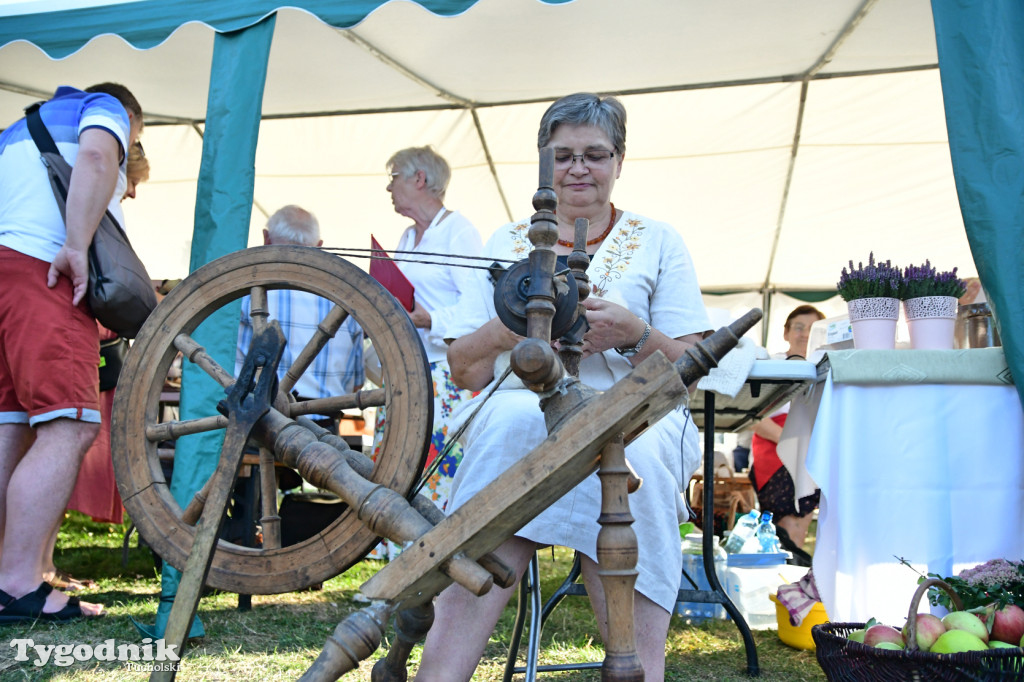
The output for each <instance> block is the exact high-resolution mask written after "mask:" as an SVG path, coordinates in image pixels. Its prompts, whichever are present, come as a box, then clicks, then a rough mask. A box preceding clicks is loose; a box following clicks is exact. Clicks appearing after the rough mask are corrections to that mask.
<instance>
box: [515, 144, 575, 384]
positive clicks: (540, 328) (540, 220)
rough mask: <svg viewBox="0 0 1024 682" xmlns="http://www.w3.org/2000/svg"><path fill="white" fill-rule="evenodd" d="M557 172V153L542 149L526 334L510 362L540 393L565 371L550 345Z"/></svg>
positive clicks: (532, 226)
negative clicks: (554, 186)
mask: <svg viewBox="0 0 1024 682" xmlns="http://www.w3.org/2000/svg"><path fill="white" fill-rule="evenodd" d="M554 175H555V152H554V150H552V149H542V150H540V186H539V187H538V189H537V193H536V194H534V195H533V207H534V208H535V209H537V212H536V213H534V214H533V217H532V218H530V231H529V232H528V236H529V238H530V243H531V244H533V249H532V250H531V251H530V256H529V259H530V260H529V262H530V281H529V284H528V285H527V289H526V295H527V303H526V336H527V338H525V339H523V340H522V341H520V342H519V343H518V344H517V345H516V347H515V348H514V349H512V356H511V358H510V364H511V365H512V370H513V371H514V372H515V373H516V376H518V377H519V378H520V379H521V380H522V382H523V384H524V385H525V386H526V387H527V388H529V389H530V390H532V391H537V392H538V393H542V392H546V391H550V390H551V389H553V388H554V387H555V386H557V385H558V383H559V382H560V381H561V380H562V377H563V376H564V370H563V369H562V363H561V362H559V360H558V355H556V354H555V351H554V350H553V349H552V348H551V321H552V320H553V319H554V317H555V282H554V277H553V274H554V272H555V258H556V256H555V249H554V246H555V242H557V241H558V226H557V222H556V219H555V207H556V206H557V205H558V196H557V195H556V194H555V190H554V189H553V188H552V186H553V185H554Z"/></svg>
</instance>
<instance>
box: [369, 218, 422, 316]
mask: <svg viewBox="0 0 1024 682" xmlns="http://www.w3.org/2000/svg"><path fill="white" fill-rule="evenodd" d="M370 248H371V249H373V253H372V254H371V255H372V256H373V258H371V259H370V277H373V278H374V279H375V280H377V281H378V282H380V283H381V284H382V285H384V288H385V289H387V290H388V291H390V292H391V295H392V296H394V297H395V298H397V299H398V302H399V303H401V304H402V306H403V307H404V308H405V309H406V310H408V311H409V312H412V308H413V295H414V294H415V293H416V288H415V287H414V286H413V285H412V282H410V281H409V278H408V277H406V276H405V275H403V274H402V271H401V270H399V269H398V265H397V264H395V261H393V260H391V257H390V256H388V254H387V251H385V250H384V247H382V246H381V245H380V242H378V241H377V239H376V237H374V236H373V235H372V234H371V235H370Z"/></svg>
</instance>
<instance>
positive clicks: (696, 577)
mask: <svg viewBox="0 0 1024 682" xmlns="http://www.w3.org/2000/svg"><path fill="white" fill-rule="evenodd" d="M712 547H713V551H714V554H713V559H714V562H715V574H716V575H717V576H718V582H719V584H720V585H722V586H723V589H724V585H725V571H726V561H727V558H726V553H725V550H724V549H722V547H721V546H720V545H719V544H718V538H717V537H716V538H715V540H714V542H713V543H712ZM683 572H684V573H685V574H686V575H684V576H681V577H680V581H679V587H680V589H683V590H693V589H697V590H710V589H711V583H710V582H709V581H708V578H707V574H706V573H705V571H704V536H703V534H701V533H690V534H688V535H687V536H686V537H685V538H684V540H683ZM686 576H689V577H690V578H691V579H692V580H693V582H694V583H696V584H697V586H696V587H694V586H693V584H692V583H691V582H690V580H688V579H687V578H686ZM675 613H676V615H677V616H682V618H683V620H684V621H686V622H687V623H690V624H696V623H703V622H704V621H706V620H709V619H711V618H722V619H724V618H725V617H726V614H725V607H724V606H722V605H721V604H702V603H699V602H678V603H677V604H676V609H675Z"/></svg>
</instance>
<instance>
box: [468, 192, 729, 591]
mask: <svg viewBox="0 0 1024 682" xmlns="http://www.w3.org/2000/svg"><path fill="white" fill-rule="evenodd" d="M527 229H528V223H527V222H520V223H513V224H510V225H507V226H505V227H503V228H500V229H499V230H498V231H497V232H496V233H495V234H494V236H492V238H491V239H490V240H489V242H488V243H487V245H486V246H485V248H484V254H485V255H487V256H490V257H494V258H523V257H525V256H526V255H527V253H528V252H529V250H530V248H531V246H530V242H529V240H528V239H527V236H526V233H527ZM481 274H482V273H481ZM588 274H589V276H590V279H591V283H592V285H593V288H594V289H595V293H594V294H593V295H595V296H605V297H607V298H611V299H614V300H616V301H617V302H622V303H624V304H625V305H626V306H627V307H628V308H629V309H630V310H631V311H633V312H634V313H636V314H637V315H638V316H640V317H641V318H643V319H645V320H648V321H650V323H651V325H652V326H653V327H654V328H656V329H658V330H660V331H662V332H663V333H665V334H667V335H668V336H670V337H679V336H684V335H686V334H693V333H703V332H705V331H707V330H708V329H709V327H710V323H709V322H708V318H707V314H706V312H705V311H704V306H703V303H702V301H701V297H700V290H699V287H698V284H697V277H696V274H695V272H694V268H693V263H692V261H691V260H690V256H689V252H688V251H687V249H686V246H685V245H684V244H683V241H682V239H681V238H680V237H679V236H678V234H677V233H676V232H675V231H674V230H673V228H672V227H671V226H669V225H667V224H665V223H659V222H655V221H652V220H649V219H647V218H643V217H641V216H638V215H635V214H632V213H629V212H626V213H624V215H623V216H622V218H620V220H619V222H618V223H617V225H616V228H615V229H614V230H613V231H612V234H611V235H609V237H608V238H607V239H606V240H605V242H604V243H603V244H602V245H601V247H600V249H599V250H598V251H597V253H596V254H595V255H594V257H593V259H592V264H591V266H590V269H589V270H588ZM492 292H493V287H492V286H491V285H490V283H489V282H487V281H486V275H483V276H482V277H481V279H480V282H479V284H478V286H477V287H476V288H475V290H474V294H475V295H474V296H473V297H472V298H471V299H470V300H468V301H467V305H466V308H465V317H464V318H463V319H462V320H461V325H460V326H459V327H457V328H453V330H455V331H457V332H458V333H457V334H456V336H462V335H465V334H467V333H470V332H472V331H475V330H476V329H477V328H478V327H480V326H481V325H482V324H484V323H485V322H486V321H487V320H489V319H490V318H492V317H494V315H495V312H494V307H493V301H492V296H491V294H492ZM631 369H632V366H631V365H630V364H629V362H628V361H627V360H626V359H625V358H623V357H621V356H619V355H618V354H617V353H615V352H614V351H606V352H604V353H602V354H601V355H595V356H591V357H589V358H587V359H585V360H584V361H583V362H582V363H581V366H580V378H581V380H582V381H583V382H584V383H586V384H588V385H590V386H592V387H594V388H597V389H606V388H608V387H609V386H611V385H612V384H614V383H615V382H616V381H618V380H619V379H621V378H622V377H624V376H626V375H627V374H628V373H629V372H630V370H631ZM513 376H514V375H513ZM513 383H514V382H513ZM488 391H489V387H488V388H487V389H484V391H482V392H481V395H480V397H478V398H476V399H474V400H471V401H466V402H464V403H462V405H461V406H460V409H459V411H458V414H457V415H455V416H454V417H453V423H452V424H450V425H449V430H450V431H452V430H454V429H455V428H457V427H458V425H459V424H460V423H461V422H462V421H463V420H464V419H465V418H466V417H467V416H468V415H470V414H471V413H472V412H473V411H474V410H475V408H476V407H477V405H479V403H480V401H481V400H482V398H483V397H484V396H486V395H487V393H488ZM546 436H547V431H546V429H545V426H544V418H543V414H542V413H541V411H540V409H539V407H538V398H537V396H536V395H535V394H534V393H532V392H530V391H527V390H525V389H522V388H509V387H507V386H505V385H503V386H502V388H501V389H500V390H498V391H497V392H496V393H495V394H494V395H493V396H492V397H491V398H490V400H489V402H487V403H486V404H485V405H484V407H483V409H481V410H480V412H479V414H477V416H476V417H475V418H474V420H473V422H472V423H471V425H470V426H469V427H468V428H467V430H466V432H465V433H464V434H463V437H462V442H463V446H464V453H465V454H464V458H463V461H462V465H461V466H460V467H459V470H458V473H457V474H456V477H455V483H454V487H453V491H452V500H451V502H450V503H449V507H450V509H455V508H457V507H459V506H461V505H462V504H463V503H464V502H465V501H466V500H468V499H469V498H470V497H471V496H472V495H474V494H475V493H477V492H478V491H480V490H481V489H482V488H483V487H485V486H486V485H487V484H488V483H490V482H491V481H492V480H494V479H495V478H496V477H497V476H498V475H499V474H501V473H502V472H503V471H505V470H506V469H507V468H508V467H509V466H510V465H511V464H512V463H514V462H516V461H518V460H519V459H521V458H522V457H523V456H524V455H525V454H527V453H528V452H529V451H530V450H531V449H532V448H533V447H535V446H536V445H537V444H539V443H540V442H541V441H542V440H544V438H545V437H546ZM626 456H627V458H629V461H630V463H631V464H632V465H633V467H634V468H635V469H636V471H637V472H638V473H639V475H640V476H641V477H642V478H643V479H644V483H643V486H641V488H640V490H638V491H637V492H636V493H634V494H632V495H630V496H629V504H630V509H631V511H632V515H633V517H634V518H635V519H636V521H635V522H634V524H633V529H634V531H635V532H636V534H637V539H638V543H639V560H638V564H637V570H638V572H639V576H638V579H637V583H636V589H637V590H638V591H639V592H640V593H641V594H643V595H645V596H646V597H648V598H649V599H651V600H652V601H654V602H656V603H657V604H659V605H661V606H662V608H664V609H666V610H669V611H670V610H671V609H672V607H673V605H674V604H675V601H676V593H677V591H678V589H679V576H680V574H681V571H682V555H681V552H680V550H679V524H680V523H682V522H683V521H685V520H686V511H685V507H684V505H683V500H682V497H681V495H682V493H683V491H684V489H685V486H686V484H687V483H688V482H689V480H690V477H691V475H692V474H693V472H694V471H695V470H696V469H697V467H698V466H699V464H700V458H701V447H700V439H699V437H698V433H697V428H696V426H695V425H694V424H693V422H692V421H691V420H690V418H689V415H688V414H687V413H685V412H683V411H682V410H676V411H675V412H672V413H670V414H669V415H668V416H666V417H665V418H663V419H662V420H661V421H659V422H658V423H657V424H655V425H654V426H653V427H652V428H651V429H649V430H648V431H647V432H645V433H644V434H643V435H641V436H640V437H639V438H638V439H636V440H635V441H633V442H632V443H630V445H628V446H627V448H626ZM600 509H601V487H600V482H599V480H598V477H597V475H596V474H594V475H591V476H589V477H588V478H587V479H585V480H584V481H583V482H582V483H580V484H579V485H578V486H577V487H576V488H574V489H573V490H572V491H571V492H570V493H568V494H567V495H565V496H564V497H562V498H561V499H559V500H558V501H556V502H555V503H554V504H552V505H551V506H550V507H548V508H547V509H546V510H544V511H543V512H541V513H540V515H539V516H537V517H536V518H535V519H534V520H532V521H531V522H530V523H528V524H527V525H526V526H525V527H523V529H522V530H520V531H519V532H518V533H517V535H519V536H521V537H525V538H528V539H530V540H533V541H535V542H539V543H542V544H557V545H564V546H568V547H572V548H574V549H576V550H578V551H580V552H582V553H583V554H585V555H587V556H588V557H590V558H592V559H595V560H596V546H597V533H598V530H599V529H600V527H599V525H598V524H597V517H598V515H599V513H600Z"/></svg>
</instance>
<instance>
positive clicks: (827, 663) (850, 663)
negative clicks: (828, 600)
mask: <svg viewBox="0 0 1024 682" xmlns="http://www.w3.org/2000/svg"><path fill="white" fill-rule="evenodd" d="M932 586H935V587H939V588H941V589H943V590H945V591H946V592H947V593H949V595H950V598H951V599H952V601H953V604H954V605H955V606H956V608H957V610H960V609H961V608H963V603H962V602H961V601H960V597H959V596H957V594H956V592H954V591H953V589H952V588H951V587H950V586H949V585H948V584H946V583H945V582H944V581H942V580H936V579H934V578H932V579H929V580H925V581H924V582H922V583H921V584H920V585H919V586H918V588H917V592H915V593H914V598H913V599H912V600H911V602H910V612H909V614H908V616H907V623H908V626H909V627H908V630H909V632H908V633H907V634H908V637H907V639H908V640H909V642H910V644H909V645H908V647H907V648H906V649H904V650H902V651H894V650H889V649H877V648H875V647H871V646H867V645H865V644H861V643H860V642H852V641H850V640H848V639H847V637H848V636H849V634H850V633H851V632H853V631H854V630H860V629H861V628H863V627H864V623H824V624H822V625H815V626H814V627H813V628H812V629H811V637H812V638H813V639H814V643H815V645H816V647H817V648H816V655H817V657H818V664H819V665H820V666H821V669H822V670H823V671H824V672H825V676H826V677H827V678H828V679H829V680H831V681H832V682H840V681H842V682H862V681H878V682H904V681H905V680H921V681H922V682H925V681H927V680H943V681H948V682H953V681H960V680H964V681H965V682H966V681H967V680H971V681H985V682H989V681H993V682H994V681H995V680H1000V681H1007V682H1008V681H1009V680H1022V679H1024V651H1022V650H1021V649H990V650H988V651H968V652H964V653H960V654H933V653H930V652H927V651H919V650H918V649H917V636H916V632H917V607H918V604H919V603H920V601H921V597H922V596H923V595H924V594H925V592H927V591H928V589H929V588H930V587H932Z"/></svg>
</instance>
